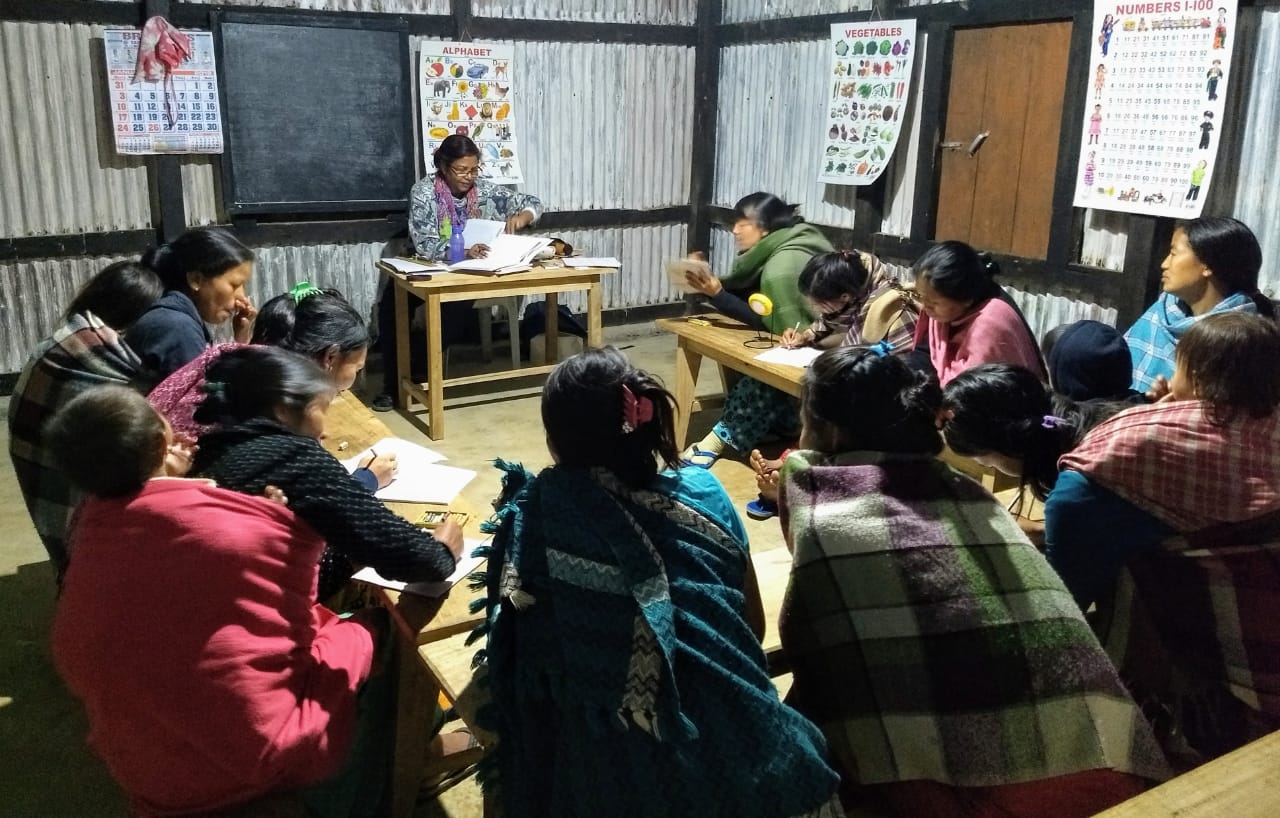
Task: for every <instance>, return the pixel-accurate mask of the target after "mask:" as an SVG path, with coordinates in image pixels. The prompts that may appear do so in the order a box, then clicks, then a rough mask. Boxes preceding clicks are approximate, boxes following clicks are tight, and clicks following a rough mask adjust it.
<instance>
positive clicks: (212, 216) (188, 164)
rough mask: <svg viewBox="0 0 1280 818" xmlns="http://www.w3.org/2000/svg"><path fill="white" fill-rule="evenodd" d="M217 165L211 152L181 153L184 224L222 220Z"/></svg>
mask: <svg viewBox="0 0 1280 818" xmlns="http://www.w3.org/2000/svg"><path fill="white" fill-rule="evenodd" d="M217 174H218V167H217V165H216V164H215V160H214V159H213V157H211V156H184V157H182V197H183V202H184V206H185V207H186V210H187V225H188V226H189V227H199V226H202V225H206V224H224V223H225V222H226V221H227V219H226V214H225V213H223V212H222V205H221V200H220V198H219V195H218V191H219V190H220V187H219V182H218V181H217Z"/></svg>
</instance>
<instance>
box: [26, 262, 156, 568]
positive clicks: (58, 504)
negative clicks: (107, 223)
mask: <svg viewBox="0 0 1280 818" xmlns="http://www.w3.org/2000/svg"><path fill="white" fill-rule="evenodd" d="M163 292H164V286H163V285H162V284H161V283H160V279H159V277H158V276H156V274H155V273H153V272H152V271H151V270H149V269H147V268H146V267H143V266H141V265H139V264H135V263H133V262H129V261H120V262H116V263H115V264H112V265H109V266H107V267H105V268H103V269H102V271H100V272H99V273H98V274H97V275H95V276H94V277H93V278H92V279H90V280H89V282H88V283H87V284H85V285H84V287H83V288H82V289H81V290H80V292H79V293H77V294H76V297H75V298H74V299H72V301H71V303H70V304H69V305H68V306H67V309H66V312H65V313H64V319H65V322H64V323H63V325H62V326H61V327H59V328H58V329H57V330H56V331H54V333H53V335H51V336H50V337H48V338H46V339H45V340H43V341H41V342H40V343H39V344H37V345H36V348H35V349H34V350H32V352H31V357H30V358H29V359H28V360H27V365H26V366H25V367H23V369H22V374H21V375H19V376H18V383H17V386H15V387H14V390H13V397H12V398H10V399H9V457H10V458H12V459H13V471H14V474H15V476H16V477H17V478H18V487H19V488H20V489H21V490H22V499H23V500H25V501H26V504H27V511H28V513H30V515H31V522H32V523H34V524H35V528H36V533H37V534H39V535H40V541H41V542H43V543H44V547H45V550H46V551H48V552H49V560H50V561H51V562H52V563H53V567H54V570H55V572H56V576H57V577H58V579H59V582H61V577H62V574H63V572H64V571H66V569H67V560H68V558H69V556H68V553H67V539H66V530H67V517H68V515H69V514H70V512H71V509H72V507H73V506H74V505H75V504H76V502H77V500H78V499H79V493H78V492H77V491H76V490H75V489H74V488H73V487H72V486H71V484H70V483H68V482H67V479H66V477H64V476H63V475H62V472H61V471H60V470H59V469H58V468H57V466H56V465H55V464H54V462H53V455H52V454H51V453H50V452H49V448H48V446H47V445H46V443H45V439H44V430H45V426H46V425H48V422H49V419H50V418H51V417H52V416H53V414H54V413H55V412H56V411H57V410H59V409H61V408H62V407H63V406H65V405H66V404H67V403H68V402H69V401H70V400H71V399H72V398H74V397H75V396H77V395H79V394H81V393H82V392H85V391H87V390H88V389H91V388H93V387H95V386H102V385H104V384H118V385H122V386H131V387H133V388H135V389H139V390H145V389H147V388H149V387H150V386H152V385H153V384H154V381H153V380H151V379H150V377H149V376H148V375H147V374H145V373H144V372H143V366H142V361H141V360H139V358H138V356H137V355H136V354H134V352H133V350H132V349H130V348H129V346H128V345H127V344H125V342H124V340H123V339H122V338H121V337H120V335H119V334H118V333H123V332H124V331H125V330H127V329H128V328H129V327H130V326H131V325H132V324H133V322H134V321H136V320H138V317H139V316H140V315H142V314H143V313H144V312H146V311H147V309H148V308H150V307H151V305H152V304H154V303H155V302H156V299H158V298H159V297H160V296H161V294H162V293H163Z"/></svg>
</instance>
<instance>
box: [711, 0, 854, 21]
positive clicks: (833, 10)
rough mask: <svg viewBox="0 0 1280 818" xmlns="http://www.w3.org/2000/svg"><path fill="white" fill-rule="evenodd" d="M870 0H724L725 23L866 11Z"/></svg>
mask: <svg viewBox="0 0 1280 818" xmlns="http://www.w3.org/2000/svg"><path fill="white" fill-rule="evenodd" d="M870 8H871V0H724V18H723V21H724V22H726V23H746V22H750V21H753V20H779V19H784V18H787V17H807V16H809V15H812V14H839V13H840V12H844V11H867V10H869V9H870Z"/></svg>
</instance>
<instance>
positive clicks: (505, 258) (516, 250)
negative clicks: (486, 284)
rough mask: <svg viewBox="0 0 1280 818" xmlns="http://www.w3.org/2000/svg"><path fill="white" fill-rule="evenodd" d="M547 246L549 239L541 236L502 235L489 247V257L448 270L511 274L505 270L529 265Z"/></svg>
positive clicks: (462, 262)
mask: <svg viewBox="0 0 1280 818" xmlns="http://www.w3.org/2000/svg"><path fill="white" fill-rule="evenodd" d="M549 244H551V239H548V238H544V237H542V236H515V235H512V234H510V233H503V234H502V235H500V236H498V237H497V238H496V239H494V240H493V243H492V244H490V245H489V255H487V256H485V257H484V258H472V259H467V260H466V261H460V262H458V263H457V264H450V265H449V269H450V270H452V271H456V272H460V273H497V272H512V271H511V270H509V269H506V268H511V267H520V266H522V265H528V264H531V263H532V262H533V259H534V257H536V256H537V255H538V253H540V252H542V249H543V248H544V247H546V246H547V245H549Z"/></svg>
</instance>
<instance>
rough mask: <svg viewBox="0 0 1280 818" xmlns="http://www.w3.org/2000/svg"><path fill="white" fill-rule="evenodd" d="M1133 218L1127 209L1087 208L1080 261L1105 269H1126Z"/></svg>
mask: <svg viewBox="0 0 1280 818" xmlns="http://www.w3.org/2000/svg"><path fill="white" fill-rule="evenodd" d="M1132 219H1133V217H1132V216H1131V215H1130V214H1128V213H1116V212H1114V211H1111V210H1094V209H1093V208H1089V209H1087V210H1085V212H1084V240H1083V242H1082V243H1081V245H1080V263H1081V264H1087V265H1089V266H1091V267H1101V268H1103V269H1106V270H1117V271H1118V270H1123V269H1124V251H1125V248H1126V247H1128V245H1129V225H1130V224H1131V223H1132Z"/></svg>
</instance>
